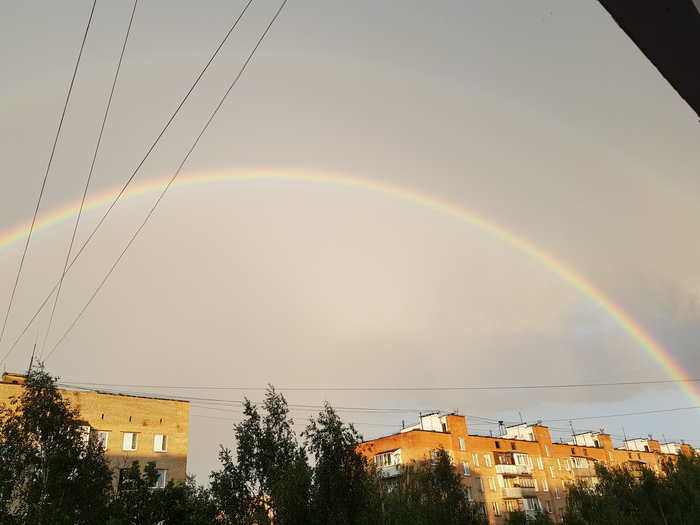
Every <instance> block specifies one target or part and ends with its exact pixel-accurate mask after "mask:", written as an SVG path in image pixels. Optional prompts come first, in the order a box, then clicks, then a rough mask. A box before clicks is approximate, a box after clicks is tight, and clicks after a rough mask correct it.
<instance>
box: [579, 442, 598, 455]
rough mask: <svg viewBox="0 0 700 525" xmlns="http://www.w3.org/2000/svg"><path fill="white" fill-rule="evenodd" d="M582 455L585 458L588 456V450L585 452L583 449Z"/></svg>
mask: <svg viewBox="0 0 700 525" xmlns="http://www.w3.org/2000/svg"><path fill="white" fill-rule="evenodd" d="M598 446H600V445H598ZM583 455H584V456H587V455H588V450H586V449H585V448H584V449H583Z"/></svg>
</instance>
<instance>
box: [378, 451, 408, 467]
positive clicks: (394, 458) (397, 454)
mask: <svg viewBox="0 0 700 525" xmlns="http://www.w3.org/2000/svg"><path fill="white" fill-rule="evenodd" d="M374 464H375V465H377V467H379V468H382V467H389V466H391V465H400V464H401V449H400V448H398V449H396V450H390V451H387V452H380V453H379V454H377V455H376V456H374Z"/></svg>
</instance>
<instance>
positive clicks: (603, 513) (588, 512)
mask: <svg viewBox="0 0 700 525" xmlns="http://www.w3.org/2000/svg"><path fill="white" fill-rule="evenodd" d="M596 474H597V476H598V478H599V482H598V483H597V484H596V485H595V486H594V487H591V486H590V485H587V484H584V483H578V484H574V485H572V486H570V487H569V498H568V502H567V514H566V516H565V519H564V522H565V523H566V524H567V525H691V524H697V523H700V458H699V457H698V456H697V455H695V454H691V455H680V456H678V458H676V459H675V460H673V461H668V462H666V463H664V464H663V466H662V472H661V474H656V473H655V472H654V471H652V470H650V469H648V468H641V470H636V471H632V470H630V469H628V468H626V467H625V466H620V467H606V466H604V465H597V466H596Z"/></svg>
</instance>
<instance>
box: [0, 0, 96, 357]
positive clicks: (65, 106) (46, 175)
mask: <svg viewBox="0 0 700 525" xmlns="http://www.w3.org/2000/svg"><path fill="white" fill-rule="evenodd" d="M96 5H97V0H94V2H93V3H92V9H91V10H90V17H89V18H88V23H87V27H86V28H85V34H84V35H83V41H82V43H81V44H80V52H79V53H78V60H77V61H76V63H75V68H74V69H73V77H72V78H71V81H70V86H69V88H68V94H67V95H66V101H65V103H64V104H63V112H62V113H61V119H60V121H59V123H58V129H57V130H56V136H55V137H54V141H53V146H52V148H51V155H49V162H48V164H47V166H46V172H45V173H44V181H43V182H42V184H41V190H40V191H39V199H38V200H37V203H36V208H34V216H33V217H32V223H31V225H30V226H29V233H28V234H27V241H26V242H25V243H24V250H23V251H22V258H21V259H20V262H19V268H18V270H17V277H16V278H15V284H14V286H13V287H12V293H11V294H10V302H9V304H8V305H7V312H6V313H5V320H4V321H3V323H2V330H0V343H2V338H3V336H4V335H5V328H6V327H7V320H8V319H9V317H10V310H11V309H12V303H13V302H14V299H15V293H16V292H17V285H18V284H19V278H20V275H21V274H22V268H23V267H24V260H25V258H26V256H27V251H28V249H29V241H30V240H31V238H32V233H33V232H34V225H35V223H36V218H37V215H38V214H39V207H40V206H41V200H42V198H43V196H44V189H45V188H46V181H47V180H48V178H49V172H50V171H51V164H52V162H53V157H54V154H55V153H56V145H57V144H58V137H59V136H60V135H61V129H62V128H63V120H64V119H65V116H66V110H67V109H68V102H69V101H70V96H71V93H72V92H73V85H74V84H75V77H76V76H77V74H78V67H79V66H80V59H81V57H82V56H83V49H84V48H85V41H86V40H87V36H88V32H89V31H90V24H91V23H92V15H93V14H94V13H95V6H96ZM12 348H14V345H13V347H12ZM12 348H10V350H8V352H7V354H5V357H3V359H2V361H0V363H2V362H4V361H5V359H6V358H7V356H8V355H9V354H10V352H11V351H12Z"/></svg>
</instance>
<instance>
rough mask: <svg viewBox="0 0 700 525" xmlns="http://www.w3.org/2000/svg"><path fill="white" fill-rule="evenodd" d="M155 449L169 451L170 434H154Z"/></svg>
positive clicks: (156, 450)
mask: <svg viewBox="0 0 700 525" xmlns="http://www.w3.org/2000/svg"><path fill="white" fill-rule="evenodd" d="M153 451H154V452H167V451H168V436H165V435H163V434H156V435H155V436H153Z"/></svg>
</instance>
